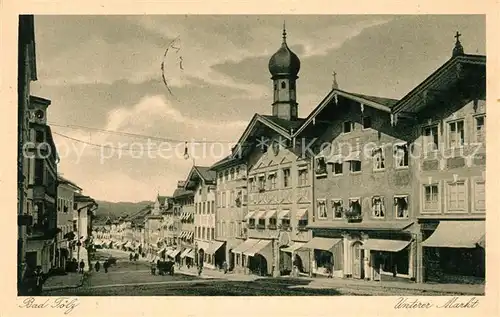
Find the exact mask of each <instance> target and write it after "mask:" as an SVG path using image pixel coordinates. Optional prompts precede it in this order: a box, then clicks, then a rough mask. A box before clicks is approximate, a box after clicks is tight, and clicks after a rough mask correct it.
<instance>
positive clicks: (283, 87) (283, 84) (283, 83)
mask: <svg viewBox="0 0 500 317" xmlns="http://www.w3.org/2000/svg"><path fill="white" fill-rule="evenodd" d="M281 88H282V89H285V88H286V83H285V82H284V81H282V82H281Z"/></svg>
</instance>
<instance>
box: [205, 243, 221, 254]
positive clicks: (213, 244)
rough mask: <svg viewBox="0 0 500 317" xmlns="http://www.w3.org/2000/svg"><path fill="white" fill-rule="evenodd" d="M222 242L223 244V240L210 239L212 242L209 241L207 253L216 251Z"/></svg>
mask: <svg viewBox="0 0 500 317" xmlns="http://www.w3.org/2000/svg"><path fill="white" fill-rule="evenodd" d="M223 244H224V242H220V241H212V242H210V247H209V248H208V250H207V251H206V252H207V253H208V254H214V253H215V252H217V250H219V249H220V247H222V245H223Z"/></svg>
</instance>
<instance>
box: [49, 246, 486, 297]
mask: <svg viewBox="0 0 500 317" xmlns="http://www.w3.org/2000/svg"><path fill="white" fill-rule="evenodd" d="M109 257H114V258H116V259H117V264H116V265H114V266H112V267H111V268H110V269H109V271H108V273H105V272H104V271H103V270H102V269H101V270H100V271H99V272H96V271H95V270H94V271H92V272H89V273H88V274H86V275H85V276H83V275H78V274H77V273H74V274H75V275H77V276H76V277H73V276H71V277H67V276H64V277H63V278H59V281H57V279H53V280H49V282H48V283H47V285H45V289H44V291H43V293H42V295H43V296H130V294H134V296H277V295H279V296H334V295H361V296H374V295H380V294H384V296H402V295H413V296H416V295H425V296H438V295H467V296H470V295H481V293H482V288H481V287H477V286H470V285H465V286H464V285H447V286H446V287H442V286H440V285H428V286H426V287H415V284H407V283H406V285H404V284H401V283H399V284H398V283H390V282H389V283H375V284H373V283H361V284H359V283H349V282H344V281H333V280H327V279H322V280H315V281H314V280H311V279H307V278H302V279H299V278H280V279H276V278H266V277H257V276H248V275H238V274H224V272H222V271H207V272H203V273H202V274H201V276H198V273H197V272H196V270H195V269H194V268H191V269H188V268H187V267H180V268H179V267H176V273H174V275H173V276H170V275H164V276H160V275H158V274H157V275H152V274H151V265H150V264H149V263H148V262H147V261H145V260H138V261H129V253H127V252H124V251H119V250H103V251H99V252H97V257H96V258H97V259H101V260H105V259H107V258H109ZM101 262H102V261H101ZM69 280H73V281H72V282H73V285H67V284H68V283H70V282H65V281H69ZM58 282H59V285H57V283H58ZM391 284H392V285H391Z"/></svg>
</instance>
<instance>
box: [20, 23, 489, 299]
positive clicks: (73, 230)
mask: <svg viewBox="0 0 500 317" xmlns="http://www.w3.org/2000/svg"><path fill="white" fill-rule="evenodd" d="M485 32H486V31H485V17H484V16H479V15H478V16H475V15H470V16H458V15H457V16H452V15H449V16H438V15H436V16H433V15H421V16H410V15H405V16H372V15H356V16H354V15H353V16H327V15H323V16H305V15H304V16H300V15H290V16H257V15H255V16H254V15H246V16H230V15H226V16H215V15H214V16H196V15H176V16H169V15H163V16H162V15H154V16H149V15H144V16H120V15H116V16H105V15H102V16H83V15H82V16H78V15H75V16H44V15H42V16H33V15H21V16H19V53H18V64H19V67H18V69H19V74H18V97H19V98H18V99H19V101H18V114H19V116H18V117H19V120H18V139H19V146H18V168H17V169H18V186H17V192H18V241H17V247H18V258H17V277H18V278H17V289H18V295H19V296H33V295H36V296H459V295H468V296H482V295H484V294H485V284H486V229H485V221H486V49H485V47H486V43H485V39H486V35H485V34H486V33H485ZM299 75H300V78H299ZM299 103H300V106H299Z"/></svg>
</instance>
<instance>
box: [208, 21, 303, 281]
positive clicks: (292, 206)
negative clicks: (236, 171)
mask: <svg viewBox="0 0 500 317" xmlns="http://www.w3.org/2000/svg"><path fill="white" fill-rule="evenodd" d="M268 66H269V67H268V68H269V72H270V73H271V79H272V81H273V91H274V94H273V95H274V97H273V103H272V115H261V114H255V115H254V117H253V118H252V120H251V121H250V123H249V125H248V126H247V128H246V130H245V131H244V132H243V134H242V136H241V137H240V139H239V141H238V143H237V145H236V146H235V147H234V149H233V150H232V153H231V155H230V156H229V157H228V158H226V159H224V160H223V162H220V163H217V164H215V165H214V166H213V167H212V168H213V169H214V170H217V171H218V172H219V173H220V172H221V170H223V171H224V175H223V177H225V173H226V171H225V169H224V167H225V166H230V165H237V164H239V162H244V165H245V167H246V169H247V175H246V177H247V181H246V183H247V184H246V187H247V188H246V189H245V190H244V191H242V192H241V193H242V195H244V194H245V192H246V193H247V194H248V202H247V206H246V207H243V211H242V212H245V215H244V217H243V219H242V227H243V228H242V229H241V231H239V230H238V227H236V228H235V229H233V232H234V231H236V232H239V233H240V234H241V235H242V236H244V237H245V240H244V241H242V242H241V243H240V244H239V245H236V246H234V247H233V248H232V250H231V253H232V254H233V256H232V257H231V256H230V257H229V259H230V260H231V259H234V260H233V261H234V262H233V263H234V267H235V270H236V271H244V272H248V273H250V272H254V273H256V274H261V275H274V276H279V275H281V274H287V273H289V272H290V271H291V270H292V253H294V251H295V250H296V249H297V248H298V247H299V246H301V245H302V244H303V243H305V242H307V241H308V240H309V238H310V235H309V232H308V230H307V222H308V215H309V212H308V210H309V209H310V208H311V201H312V173H311V165H310V163H309V158H308V157H307V155H301V152H300V148H301V146H302V145H301V144H296V143H294V142H293V140H292V137H291V136H292V134H293V133H294V131H295V130H296V129H298V128H299V127H300V126H301V125H302V124H303V122H304V120H303V119H300V118H298V103H297V95H296V81H297V78H298V76H297V75H298V73H299V70H300V60H299V58H298V57H297V56H296V55H295V54H294V53H293V52H292V51H291V50H290V48H289V47H288V44H287V42H286V31H285V30H283V42H282V45H281V47H280V49H279V50H278V51H277V52H276V53H275V54H274V55H273V56H272V57H271V59H270V61H269V65H268ZM229 171H230V170H229ZM220 188H221V191H222V194H221V195H219V199H221V200H222V201H221V202H220V203H219V204H218V205H219V206H228V205H229V206H233V205H234V204H235V203H236V201H237V199H236V198H237V197H234V194H233V197H231V196H229V197H227V193H224V191H223V189H222V186H220ZM229 195H231V191H230V192H229ZM221 221H224V219H221ZM226 228H227V226H226ZM233 228H234V227H233ZM221 230H224V227H221ZM230 230H231V229H230ZM219 234H221V235H222V236H225V235H226V234H225V232H222V233H218V235H219ZM298 257H300V256H298ZM300 258H301V262H302V263H304V265H303V266H301V269H302V270H303V271H308V270H309V265H308V263H309V254H308V252H303V254H302V256H301V257H300ZM230 262H231V261H230Z"/></svg>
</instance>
